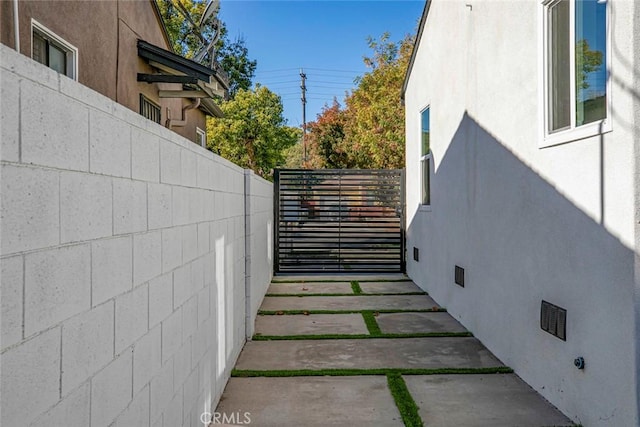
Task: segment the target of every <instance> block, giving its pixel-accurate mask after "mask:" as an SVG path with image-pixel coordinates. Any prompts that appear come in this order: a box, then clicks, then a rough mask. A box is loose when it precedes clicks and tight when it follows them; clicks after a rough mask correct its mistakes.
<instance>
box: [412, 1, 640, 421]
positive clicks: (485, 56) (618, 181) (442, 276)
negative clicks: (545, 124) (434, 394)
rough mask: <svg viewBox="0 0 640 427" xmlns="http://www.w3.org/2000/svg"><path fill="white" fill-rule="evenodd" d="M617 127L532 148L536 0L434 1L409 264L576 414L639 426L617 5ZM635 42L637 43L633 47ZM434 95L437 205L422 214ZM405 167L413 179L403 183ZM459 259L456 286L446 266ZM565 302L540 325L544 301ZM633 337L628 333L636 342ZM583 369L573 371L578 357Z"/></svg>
mask: <svg viewBox="0 0 640 427" xmlns="http://www.w3.org/2000/svg"><path fill="white" fill-rule="evenodd" d="M610 3H611V6H612V10H613V14H612V45H613V49H612V51H613V52H612V53H613V56H612V70H611V71H612V88H613V92H612V94H611V98H612V99H613V100H614V103H613V110H614V111H613V117H612V118H613V125H612V126H613V131H612V132H610V133H607V134H605V135H604V136H603V137H602V138H600V137H599V136H597V137H593V138H588V139H583V140H579V141H575V142H571V143H567V144H563V145H557V146H553V147H548V148H540V135H541V132H540V125H539V123H540V120H539V119H540V114H541V109H540V103H539V90H540V85H541V80H540V76H541V74H542V73H541V67H542V62H541V61H542V56H541V49H540V45H539V43H540V40H541V38H540V35H541V20H539V17H540V15H539V14H540V13H541V8H540V6H539V5H540V2H538V1H537V0H528V1H518V2H512V1H482V2H480V1H471V2H469V1H467V0H465V1H463V0H459V1H458V0H449V1H443V0H433V1H432V4H431V9H430V11H429V15H428V19H427V22H426V26H425V31H424V35H423V37H422V41H421V43H420V46H419V50H418V54H417V57H416V60H415V65H414V68H413V71H412V73H411V77H410V80H409V84H408V88H407V91H406V103H405V105H406V114H407V116H406V125H407V177H408V179H407V214H408V217H407V248H408V253H411V251H412V248H413V247H414V246H415V247H418V248H419V249H420V261H419V262H415V261H413V260H411V259H409V260H408V261H407V270H408V274H409V275H410V277H411V278H412V279H414V280H415V281H416V283H418V285H420V286H421V287H423V288H424V289H426V290H427V291H429V292H430V294H431V295H432V296H433V297H434V298H435V300H436V301H438V302H439V303H440V304H442V305H444V306H446V307H447V308H448V310H449V311H450V312H451V314H452V315H454V316H455V317H456V318H458V319H459V320H460V321H461V322H462V323H463V324H464V325H465V326H467V327H468V328H469V329H470V330H471V331H472V332H474V334H475V335H476V336H477V337H478V338H479V339H481V340H482V341H483V343H484V344H485V345H487V347H489V348H490V349H491V350H492V351H493V352H494V353H495V354H496V355H497V356H498V357H499V358H501V359H502V361H503V362H504V363H506V364H507V365H509V366H511V367H513V368H514V369H515V371H516V373H517V374H518V375H520V376H521V377H522V378H523V379H524V380H525V381H527V382H528V383H529V384H530V385H531V386H533V387H534V388H535V389H536V390H537V391H539V392H540V393H541V394H542V395H543V396H545V397H546V398H547V399H549V400H550V401H551V402H552V403H553V404H554V405H556V406H557V407H558V408H559V409H560V410H562V411H563V412H564V413H565V414H567V415H568V416H570V417H571V418H572V419H573V420H575V421H577V422H581V423H583V424H584V425H586V426H591V425H598V426H600V425H602V426H605V425H606V426H621V425H629V426H631V425H638V423H640V419H639V418H638V394H637V387H638V384H639V382H638V366H637V365H636V364H637V363H638V362H637V359H636V357H637V356H636V353H635V351H636V345H637V344H636V343H635V342H634V341H637V340H638V338H639V336H638V333H637V330H636V327H635V322H634V317H635V316H636V313H635V311H634V298H635V299H636V300H637V298H638V295H637V292H638V291H637V289H635V288H634V251H635V248H634V245H635V243H634V242H635V225H634V214H635V209H636V206H637V204H636V202H635V199H634V194H635V192H634V185H635V184H634V179H635V178H634V175H635V172H636V171H635V168H636V166H635V162H634V153H635V148H634V129H635V132H637V131H638V126H640V123H637V122H635V123H634V118H633V111H634V109H636V111H637V108H638V105H639V104H640V101H639V99H640V96H639V95H638V94H640V84H639V81H638V79H639V77H638V75H637V69H635V71H634V67H633V61H634V60H633V58H636V59H637V57H638V54H639V52H638V46H639V45H638V38H639V37H640V25H639V22H638V21H635V22H634V20H633V19H632V17H633V12H634V11H633V8H634V3H633V2H631V1H625V0H622V1H621V0H612V1H611V2H610ZM634 46H635V47H634ZM428 105H430V108H431V110H430V112H431V135H430V142H431V147H432V151H433V157H434V166H435V171H434V175H433V177H432V180H433V182H432V196H431V199H432V207H431V209H430V210H421V209H420V208H419V195H420V182H419V180H418V178H417V177H419V173H420V169H419V155H420V111H421V110H422V109H423V108H424V107H426V106H428ZM411 177H416V178H415V179H411ZM456 264H457V265H460V266H462V267H464V268H465V274H466V277H465V280H466V283H465V285H466V286H465V288H461V287H459V286H457V285H455V284H454V265H456ZM543 299H544V300H547V301H549V302H552V303H554V304H556V305H559V306H561V307H563V308H565V309H567V311H568V314H567V316H568V320H567V341H566V342H564V341H561V340H559V339H558V338H555V337H553V336H551V335H550V334H547V333H546V332H544V331H542V330H541V329H540V326H539V312H540V303H541V300H543ZM634 338H635V339H634ZM578 356H582V357H584V358H585V360H586V365H587V367H586V369H585V370H583V371H580V370H577V369H576V368H575V367H574V366H573V360H574V358H575V357H578Z"/></svg>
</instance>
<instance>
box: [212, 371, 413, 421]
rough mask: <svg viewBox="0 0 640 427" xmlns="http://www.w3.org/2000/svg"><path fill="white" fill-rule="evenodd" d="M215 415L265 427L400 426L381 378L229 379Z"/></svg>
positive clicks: (395, 410) (385, 382)
mask: <svg viewBox="0 0 640 427" xmlns="http://www.w3.org/2000/svg"><path fill="white" fill-rule="evenodd" d="M216 411H217V412H219V413H222V414H224V413H226V414H229V415H230V414H233V413H240V414H244V413H245V412H246V413H247V414H248V416H249V418H250V420H251V424H250V425H257V426H263V427H269V426H274V427H276V426H277V427H289V426H291V427H294V426H295V427H299V426H314V427H315V426H328V425H331V426H362V427H370V426H389V427H394V426H403V425H404V424H403V423H402V419H401V417H400V413H399V412H398V409H397V408H396V405H395V403H394V401H393V397H392V396H391V393H390V392H389V390H388V389H387V380H386V377H385V376H361V377H292V378H231V380H229V383H228V384H227V388H226V389H225V393H224V396H223V398H222V400H221V401H220V404H219V405H218V409H217V410H216Z"/></svg>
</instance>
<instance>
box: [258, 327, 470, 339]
mask: <svg viewBox="0 0 640 427" xmlns="http://www.w3.org/2000/svg"><path fill="white" fill-rule="evenodd" d="M378 331H379V329H378ZM369 333H370V335H367V334H317V335H261V334H256V335H254V336H253V337H252V338H251V339H252V340H253V341H300V340H348V339H371V338H443V337H472V336H473V334H472V333H471V332H415V333H410V334H384V333H378V334H373V333H371V329H369Z"/></svg>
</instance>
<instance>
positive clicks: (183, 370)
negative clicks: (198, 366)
mask: <svg viewBox="0 0 640 427" xmlns="http://www.w3.org/2000/svg"><path fill="white" fill-rule="evenodd" d="M190 372H191V338H188V339H187V340H186V341H185V342H184V343H183V345H182V347H180V349H179V350H178V352H177V353H176V355H175V358H174V360H173V392H174V393H179V392H180V391H181V390H182V387H183V385H184V382H185V381H186V380H187V377H188V376H189V373H190Z"/></svg>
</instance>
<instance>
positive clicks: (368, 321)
mask: <svg viewBox="0 0 640 427" xmlns="http://www.w3.org/2000/svg"><path fill="white" fill-rule="evenodd" d="M362 318H363V319H364V324H365V325H367V330H368V331H369V334H370V335H371V336H372V337H379V336H380V335H382V331H381V330H380V326H379V325H378V321H377V320H376V317H375V316H374V315H373V311H369V310H365V311H363V312H362Z"/></svg>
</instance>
